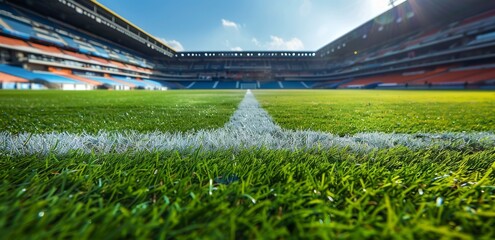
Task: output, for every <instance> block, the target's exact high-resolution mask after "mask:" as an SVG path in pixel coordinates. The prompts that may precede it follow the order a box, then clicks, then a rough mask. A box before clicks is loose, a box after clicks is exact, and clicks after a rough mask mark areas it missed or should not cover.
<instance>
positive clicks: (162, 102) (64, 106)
mask: <svg viewBox="0 0 495 240" xmlns="http://www.w3.org/2000/svg"><path fill="white" fill-rule="evenodd" d="M243 96H244V92H243V91H215V92H212V91H167V92H148V91H146V92H144V91H143V92H139V91H138V92H117V91H90V92H61V91H39V92H36V91H1V92H0V102H1V103H2V104H1V105H0V122H2V123H3V124H2V125H1V126H0V131H9V132H14V133H19V132H30V133H40V132H52V131H56V132H62V131H68V132H82V131H86V132H90V133H94V132H98V131H99V130H108V131H122V130H125V131H129V130H134V131H138V132H152V131H162V132H184V131H192V130H198V129H212V128H219V127H222V126H223V125H224V124H225V122H227V121H228V120H229V117H230V115H232V113H233V112H234V111H235V109H236V108H237V105H238V104H239V102H240V101H241V99H242V97H243Z"/></svg>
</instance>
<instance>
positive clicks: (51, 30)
mask: <svg viewBox="0 0 495 240" xmlns="http://www.w3.org/2000/svg"><path fill="white" fill-rule="evenodd" d="M0 32H1V33H3V34H5V35H9V36H13V37H17V38H21V39H25V40H30V41H31V40H32V41H42V42H46V43H50V44H53V45H54V46H58V47H63V48H67V49H72V50H76V51H78V52H80V53H83V54H89V55H93V56H98V57H102V58H106V59H114V60H117V61H121V62H127V63H130V64H133V65H139V66H141V67H146V68H150V66H149V65H148V64H147V63H146V61H145V60H144V59H143V58H141V57H137V54H136V53H133V54H130V53H128V52H129V51H128V50H123V49H122V48H121V47H117V46H116V45H115V44H113V43H110V42H102V41H101V40H99V39H96V38H94V37H91V36H89V35H88V34H86V33H83V32H80V31H76V30H73V29H70V28H67V27H65V26H62V25H61V24H58V23H56V22H54V21H52V20H49V19H45V18H43V17H40V16H37V15H35V14H32V13H29V12H27V11H23V10H21V9H15V8H13V7H11V6H9V5H6V4H3V3H0Z"/></svg>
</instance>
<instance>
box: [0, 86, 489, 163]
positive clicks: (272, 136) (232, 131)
mask: <svg viewBox="0 0 495 240" xmlns="http://www.w3.org/2000/svg"><path fill="white" fill-rule="evenodd" d="M398 146H404V147H407V148H410V149H413V150H419V149H467V148H475V149H490V148H494V147H495V134H493V133H488V132H476V133H443V134H395V133H360V134H356V135H353V136H345V137H339V136H336V135H333V134H330V133H324V132H317V131H293V130H285V129H282V128H281V127H280V126H278V125H277V124H275V123H274V121H273V120H272V118H271V117H270V116H269V114H268V113H267V112H266V111H265V110H264V109H263V108H261V107H260V105H259V103H258V101H257V100H256V98H255V97H254V95H253V94H252V93H251V91H249V90H248V91H247V93H246V96H245V97H244V99H243V100H242V101H241V103H240V104H239V107H238V109H237V110H236V111H235V112H234V114H233V115H232V116H231V118H230V120H229V122H227V123H226V124H225V126H224V127H223V128H220V129H216V130H201V131H198V132H195V133H162V132H153V133H137V132H132V131H129V132H106V131H101V132H99V133H97V134H86V133H82V134H73V133H46V134H29V133H25V134H12V133H8V132H1V133H0V153H2V154H6V155H27V154H48V153H53V154H62V155H63V154H67V153H69V152H72V151H82V152H84V153H97V154H106V153H125V152H153V151H168V150H172V151H175V150H176V151H181V152H185V151H194V150H197V149H201V150H204V151H215V150H225V149H234V150H241V149H251V148H266V149H285V150H308V149H309V150H325V149H329V148H332V147H339V148H348V149H351V150H353V151H357V152H368V151H371V150H373V149H387V148H393V147H398Z"/></svg>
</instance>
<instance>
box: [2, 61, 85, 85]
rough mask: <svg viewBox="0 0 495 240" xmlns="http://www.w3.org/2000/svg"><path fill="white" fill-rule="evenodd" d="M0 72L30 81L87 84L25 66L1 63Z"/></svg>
mask: <svg viewBox="0 0 495 240" xmlns="http://www.w3.org/2000/svg"><path fill="white" fill-rule="evenodd" d="M0 72H3V73H7V74H10V75H13V76H17V77H21V78H24V79H28V80H30V81H45V82H48V83H62V84H86V83H82V82H79V81H76V80H73V79H70V78H66V77H62V76H58V75H55V74H52V73H49V72H31V71H28V70H26V69H24V68H20V67H14V66H9V65H3V64H0Z"/></svg>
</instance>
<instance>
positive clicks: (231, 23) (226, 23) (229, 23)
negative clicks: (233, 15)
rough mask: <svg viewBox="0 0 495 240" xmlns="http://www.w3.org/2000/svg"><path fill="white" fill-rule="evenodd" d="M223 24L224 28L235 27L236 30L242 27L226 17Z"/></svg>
mask: <svg viewBox="0 0 495 240" xmlns="http://www.w3.org/2000/svg"><path fill="white" fill-rule="evenodd" d="M222 26H223V27H224V28H234V29H236V30H239V28H240V27H241V26H240V25H239V24H238V23H236V22H233V21H230V20H226V19H222Z"/></svg>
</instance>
